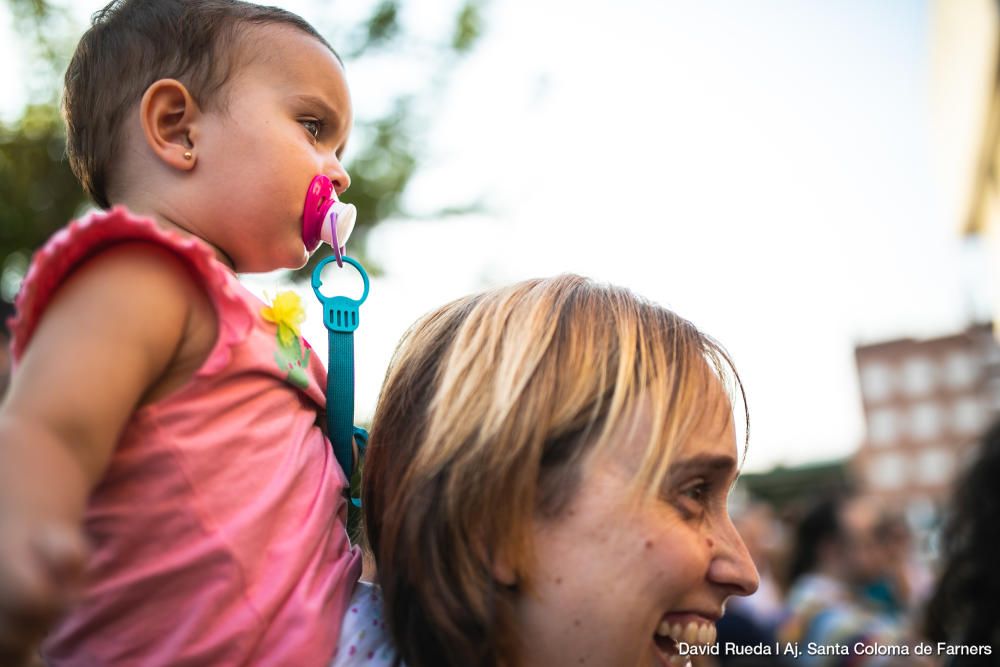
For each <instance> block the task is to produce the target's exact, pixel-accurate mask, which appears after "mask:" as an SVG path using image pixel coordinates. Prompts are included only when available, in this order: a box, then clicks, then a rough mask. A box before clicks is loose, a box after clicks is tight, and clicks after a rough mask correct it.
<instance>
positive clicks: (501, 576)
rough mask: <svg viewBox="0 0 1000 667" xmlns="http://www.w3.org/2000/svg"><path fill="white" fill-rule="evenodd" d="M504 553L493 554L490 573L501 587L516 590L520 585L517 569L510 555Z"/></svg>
mask: <svg viewBox="0 0 1000 667" xmlns="http://www.w3.org/2000/svg"><path fill="white" fill-rule="evenodd" d="M504 551H505V550H500V552H498V553H496V554H493V557H492V558H491V560H490V573H491V574H492V575H493V579H495V580H496V582H497V583H499V584H500V585H501V586H506V587H507V588H516V587H517V584H518V576H517V567H516V565H515V564H514V562H513V559H512V558H511V557H510V555H509V554H506V553H504ZM506 551H509V549H508V550H506Z"/></svg>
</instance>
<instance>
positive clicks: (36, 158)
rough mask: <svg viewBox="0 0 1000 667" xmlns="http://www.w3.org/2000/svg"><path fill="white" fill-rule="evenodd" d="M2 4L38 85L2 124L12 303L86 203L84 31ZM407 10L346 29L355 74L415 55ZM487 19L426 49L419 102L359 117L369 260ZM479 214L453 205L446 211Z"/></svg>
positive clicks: (35, 9)
mask: <svg viewBox="0 0 1000 667" xmlns="http://www.w3.org/2000/svg"><path fill="white" fill-rule="evenodd" d="M3 1H4V2H5V3H6V5H7V8H8V9H9V11H10V13H11V16H12V17H13V19H14V26H15V29H16V32H17V33H18V35H19V36H20V39H21V43H22V45H23V47H24V48H25V49H28V50H30V55H29V60H30V62H31V66H30V71H29V72H26V73H25V75H26V76H27V77H29V79H30V80H31V81H32V82H33V85H32V86H31V90H30V91H29V104H28V105H27V106H26V107H25V109H24V112H23V114H22V115H21V117H20V118H19V119H17V120H16V121H15V122H13V123H10V124H9V125H3V124H0V269H2V271H3V273H2V279H0V299H2V300H7V301H9V300H11V298H12V297H13V294H14V291H15V290H16V287H17V285H18V281H19V279H20V277H21V276H22V275H23V272H24V270H25V268H26V266H27V258H28V257H29V256H30V254H31V252H33V251H34V250H35V249H36V248H37V247H38V246H39V245H40V244H41V243H43V242H44V241H45V239H47V238H48V237H49V236H50V235H51V234H52V233H53V232H54V231H55V230H56V229H58V228H59V227H61V226H62V225H64V224H66V222H68V221H69V220H70V219H71V218H72V217H74V215H77V214H79V213H80V212H81V211H82V210H83V209H84V208H85V207H86V206H87V200H86V198H85V195H84V193H83V191H82V189H81V188H80V186H79V184H78V183H77V182H76V180H75V179H74V178H73V176H72V174H71V173H70V170H69V166H68V164H67V162H66V160H65V156H64V151H65V136H64V132H63V125H62V121H61V118H60V116H59V110H58V98H59V91H60V86H61V78H62V72H63V71H64V69H65V67H66V63H67V62H68V58H69V55H70V54H71V52H72V48H73V44H74V42H75V39H76V38H77V36H78V35H79V33H80V31H81V29H82V27H81V26H79V25H75V24H74V23H73V22H72V21H71V20H70V19H69V16H68V12H67V11H66V9H65V8H64V7H62V6H61V5H58V4H56V3H54V2H50V1H47V0H3ZM319 1H321V0H317V2H319ZM402 9H403V5H402V3H401V2H400V0H382V1H381V2H379V3H378V4H377V5H376V6H375V7H374V8H373V9H372V11H371V12H370V13H369V15H368V17H367V19H366V20H365V21H363V22H362V23H361V24H360V25H358V26H354V27H352V28H351V29H350V30H347V31H346V35H347V36H346V38H345V40H343V41H345V42H346V44H345V45H344V46H341V47H340V48H341V53H342V55H343V57H344V59H345V62H346V64H347V67H348V71H350V70H351V68H352V65H353V63H355V62H360V61H361V60H363V59H364V58H366V57H369V56H374V55H385V54H402V53H403V51H404V50H405V49H406V48H408V45H410V41H408V40H407V37H408V36H407V31H406V29H405V26H404V25H403V23H402V21H401V12H402ZM482 12H483V0H465V2H464V4H462V5H460V7H459V8H458V11H457V13H456V15H455V18H454V28H453V30H452V31H451V33H450V34H448V35H445V36H443V37H442V38H441V40H440V43H437V44H430V45H421V48H423V49H424V53H427V52H431V53H433V54H435V55H436V56H437V57H436V58H435V59H434V62H435V63H436V64H435V72H434V73H433V75H432V76H431V82H432V83H431V84H430V85H429V86H427V87H425V88H424V89H423V90H422V91H421V93H420V96H419V97H415V96H414V95H410V94H407V95H405V96H400V97H398V98H397V99H395V100H394V101H393V103H392V104H390V105H388V110H387V111H386V112H385V113H384V114H383V115H381V117H377V118H359V119H357V122H356V132H355V137H356V139H355V141H354V142H353V143H354V145H353V146H352V149H351V151H350V152H349V157H348V164H347V165H346V166H347V169H348V170H349V171H350V173H351V180H352V185H351V191H350V197H349V198H348V199H349V201H351V203H353V204H355V205H356V206H357V207H358V221H357V227H356V230H355V234H354V236H352V239H351V254H352V255H356V256H357V255H360V256H361V257H362V258H364V255H365V252H364V241H365V238H366V236H367V232H368V231H369V230H370V229H371V228H372V227H374V226H375V225H377V224H378V223H379V222H381V221H383V220H385V219H386V218H389V217H397V216H402V217H405V216H406V215H407V211H406V210H405V207H404V204H403V201H404V200H403V195H404V193H405V191H406V187H407V185H408V184H409V182H410V180H411V178H412V177H413V175H414V174H415V173H416V172H417V170H418V169H419V167H420V159H419V154H420V151H419V146H420V139H421V132H422V128H424V127H426V126H427V117H428V115H429V111H428V109H430V108H432V107H433V100H435V99H437V98H439V97H441V93H442V92H443V88H444V86H446V82H447V75H448V73H449V72H450V71H451V70H452V69H453V68H454V65H455V64H456V63H457V62H458V59H459V58H461V57H462V56H463V55H465V54H467V53H469V52H470V51H471V50H472V48H473V47H474V45H475V44H476V42H477V41H478V39H479V37H480V35H481V34H482V26H483V22H482ZM319 27H320V28H321V30H322V26H319ZM411 41H412V40H411ZM340 43H341V41H340V40H338V44H340ZM345 46H346V48H345ZM474 208H475V206H472V205H462V204H461V203H459V204H456V203H455V202H449V203H448V205H447V206H445V207H444V208H443V209H442V211H441V213H442V214H446V213H458V212H463V211H466V210H470V209H474ZM322 256H323V255H321V254H320V253H317V256H316V257H314V258H313V262H312V263H310V265H309V266H307V267H306V268H305V269H304V270H303V271H302V272H300V275H304V274H306V273H308V272H309V271H310V270H311V267H312V266H313V265H314V263H315V262H316V261H319V260H320V259H322ZM366 264H369V265H370V264H371V262H370V261H366Z"/></svg>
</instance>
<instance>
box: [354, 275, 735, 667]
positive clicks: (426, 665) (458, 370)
mask: <svg viewBox="0 0 1000 667" xmlns="http://www.w3.org/2000/svg"><path fill="white" fill-rule="evenodd" d="M719 379H722V380H723V381H725V382H727V383H728V384H729V385H730V387H731V388H732V389H733V390H734V391H738V393H739V395H740V396H741V397H743V390H742V385H741V384H740V381H739V377H738V375H737V374H736V371H735V369H734V368H733V365H732V362H731V361H730V359H729V357H728V355H727V354H726V352H725V351H724V350H723V349H722V348H721V346H720V345H719V344H718V343H716V342H715V341H714V340H712V339H711V338H709V337H708V336H706V335H704V334H702V333H701V332H700V331H698V329H696V328H695V327H694V325H692V324H691V323H690V322H688V321H687V320H684V319H682V318H681V317H678V316H677V315H676V314H674V313H672V312H671V311H669V310H667V309H665V308H663V307H661V306H658V305H656V304H653V303H651V302H648V301H646V300H644V299H641V298H640V297H637V296H636V295H635V294H633V293H632V292H630V291H628V290H626V289H622V288H618V287H612V286H607V285H601V284H597V283H594V282H592V281H590V280H587V279H585V278H581V277H579V276H574V275H563V276H558V277H555V278H550V279H543V280H530V281H526V282H522V283H518V284H516V285H513V286H511V287H506V288H502V289H498V290H494V291H490V292H485V293H482V294H477V295H473V296H469V297H465V298H462V299H459V300H457V301H454V302H452V303H450V304H448V305H446V306H444V307H443V308H440V309H438V310H436V311H434V312H432V313H430V314H429V315H426V316H425V317H423V318H422V319H421V320H419V321H418V322H417V323H416V324H415V325H414V326H413V327H412V328H411V329H410V330H409V331H408V332H407V334H406V335H405V336H404V337H403V340H402V342H401V343H400V345H399V347H398V348H397V350H396V354H395V356H394V358H393V361H392V364H391V365H390V368H389V371H388V373H387V376H386V382H385V385H384V387H383V389H382V394H381V396H380V398H379V403H378V407H377V409H376V413H375V418H374V421H373V425H372V432H371V437H370V441H369V442H370V444H369V450H368V456H367V460H366V462H365V470H364V484H363V509H364V523H365V533H366V538H367V541H368V545H369V547H370V549H371V550H372V553H373V555H374V557H375V561H376V563H377V567H378V572H379V583H380V584H381V585H382V587H383V590H384V595H385V602H386V617H387V620H388V622H389V626H390V630H391V632H392V635H393V638H394V640H395V642H396V645H397V647H398V649H399V651H400V655H401V657H402V659H403V660H405V662H406V663H407V665H409V667H430V666H434V667H440V666H442V665H455V666H460V667H472V666H476V665H490V666H492V665H498V664H507V665H510V664H514V662H515V649H514V647H515V646H516V643H517V642H516V639H515V637H514V636H513V632H514V631H513V628H514V625H513V617H512V614H513V602H514V600H515V599H516V596H518V595H520V594H523V593H524V592H525V588H526V587H530V582H528V581H524V580H520V581H519V582H518V584H517V585H516V586H504V585H503V584H501V583H499V582H498V581H496V579H495V577H494V571H495V565H496V561H497V557H498V556H500V555H502V557H503V561H504V562H506V563H514V564H524V563H527V562H529V559H530V557H531V543H530V535H531V526H532V521H533V519H534V518H535V517H536V516H544V517H558V516H559V514H560V513H561V511H562V510H563V509H564V508H565V506H566V505H567V503H568V502H569V501H570V500H571V499H572V498H573V495H574V493H575V491H576V488H577V486H578V484H579V481H580V475H581V471H582V462H583V460H584V459H585V458H587V457H589V456H591V455H593V454H595V453H597V452H600V451H604V450H606V449H607V448H610V447H614V446H615V445H616V442H618V440H616V439H615V438H612V437H609V436H610V434H611V433H612V432H613V431H615V430H616V429H620V428H622V427H623V425H627V424H631V423H634V421H635V420H634V419H633V418H632V417H633V416H634V415H635V411H636V407H637V405H638V403H639V401H640V398H642V399H643V400H644V401H645V402H646V404H647V405H649V407H650V422H651V424H652V428H651V430H650V434H649V441H648V443H647V446H646V447H645V448H644V452H643V454H642V459H641V462H640V466H639V472H638V474H637V476H636V480H635V481H636V484H635V488H636V490H637V493H638V495H639V496H640V497H645V498H648V497H650V496H652V495H654V494H655V493H656V490H657V489H658V488H660V485H661V484H662V482H663V480H664V477H665V475H666V472H667V467H668V465H669V464H670V462H671V458H672V452H673V450H674V448H675V447H676V445H677V444H678V443H679V442H681V441H683V440H684V438H685V437H686V434H687V433H688V432H689V431H690V429H691V428H692V427H694V426H695V424H697V423H698V421H699V420H700V418H701V417H702V415H703V411H704V410H705V409H714V408H715V405H717V403H712V404H710V402H709V401H708V400H707V397H708V396H709V394H710V392H711V390H712V387H711V384H712V383H713V382H717V381H718V380H719ZM730 381H731V383H730ZM743 407H744V414H745V398H743Z"/></svg>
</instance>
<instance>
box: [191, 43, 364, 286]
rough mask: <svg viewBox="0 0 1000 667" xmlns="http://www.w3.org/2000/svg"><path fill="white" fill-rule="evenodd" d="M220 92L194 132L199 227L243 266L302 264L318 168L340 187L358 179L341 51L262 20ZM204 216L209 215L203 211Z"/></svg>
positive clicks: (242, 268)
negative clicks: (350, 162) (350, 153)
mask: <svg viewBox="0 0 1000 667" xmlns="http://www.w3.org/2000/svg"><path fill="white" fill-rule="evenodd" d="M245 40H246V41H245V51H246V52H248V53H249V54H250V55H249V56H244V57H243V58H242V59H241V61H240V62H239V63H238V64H237V66H236V69H235V71H234V72H233V75H232V78H231V79H230V81H229V82H228V83H227V84H226V85H227V89H226V90H225V91H224V92H223V93H222V94H223V95H224V96H225V98H226V99H227V100H228V104H225V105H220V106H221V107H222V108H220V109H216V110H213V111H209V112H206V113H205V114H204V115H203V116H202V118H201V123H199V124H198V125H197V127H196V128H195V131H196V132H197V134H198V135H200V136H192V137H191V141H192V142H193V144H194V145H195V147H196V148H197V154H198V158H197V159H198V163H197V167H196V172H200V173H199V174H197V177H196V179H195V182H194V183H192V185H194V187H195V188H196V189H197V192H196V193H193V194H196V196H197V197H198V202H199V204H200V209H201V210H199V211H198V212H197V214H198V216H199V217H200V218H201V220H202V221H203V222H202V224H201V225H200V227H201V235H202V236H203V237H205V240H206V241H208V242H209V243H212V244H213V245H214V246H216V247H217V248H219V249H220V250H221V251H222V252H224V253H225V254H226V255H228V256H229V258H230V259H231V260H232V261H233V264H234V265H235V268H236V270H237V271H242V272H260V271H270V270H274V269H279V268H298V267H300V266H302V265H303V264H304V263H305V262H306V260H307V259H308V251H307V250H306V248H305V245H304V244H303V242H302V205H303V203H304V201H305V196H306V190H307V188H308V187H309V183H310V181H311V180H312V178H313V176H315V175H316V174H325V175H326V176H328V177H329V178H330V180H331V181H333V183H334V186H335V187H336V189H337V193H338V194H340V193H341V192H343V191H344V190H346V189H347V187H348V185H349V184H350V179H349V177H348V175H347V172H346V171H345V170H344V168H343V166H342V165H341V163H340V157H341V155H342V154H343V150H344V147H345V145H346V143H347V137H348V134H349V133H350V130H351V125H352V123H353V111H352V108H351V98H350V93H349V92H348V89H347V83H346V81H345V79H344V73H343V69H342V68H341V65H340V63H339V62H338V61H337V58H336V56H334V55H333V53H331V51H330V50H329V49H328V48H327V47H326V46H325V45H323V44H322V43H321V42H320V41H318V40H317V39H315V38H313V37H311V36H309V35H308V34H306V33H304V32H302V31H299V30H297V29H295V28H293V27H290V26H278V25H267V26H261V27H255V28H253V29H251V31H250V32H249V33H248V34H247V35H246V36H245ZM202 216H204V217H202Z"/></svg>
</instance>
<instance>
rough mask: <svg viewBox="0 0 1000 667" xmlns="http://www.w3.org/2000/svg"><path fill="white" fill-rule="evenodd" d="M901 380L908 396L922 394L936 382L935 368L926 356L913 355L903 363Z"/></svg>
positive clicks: (929, 389)
mask: <svg viewBox="0 0 1000 667" xmlns="http://www.w3.org/2000/svg"><path fill="white" fill-rule="evenodd" d="M902 380H903V391H904V392H905V393H906V394H907V395H908V396H923V395H924V394H927V393H929V392H930V391H931V390H932V389H934V385H935V384H937V368H936V367H935V366H934V364H933V363H932V362H931V360H930V359H927V358H926V357H914V358H912V359H910V360H909V361H907V362H906V363H905V364H903V374H902Z"/></svg>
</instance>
